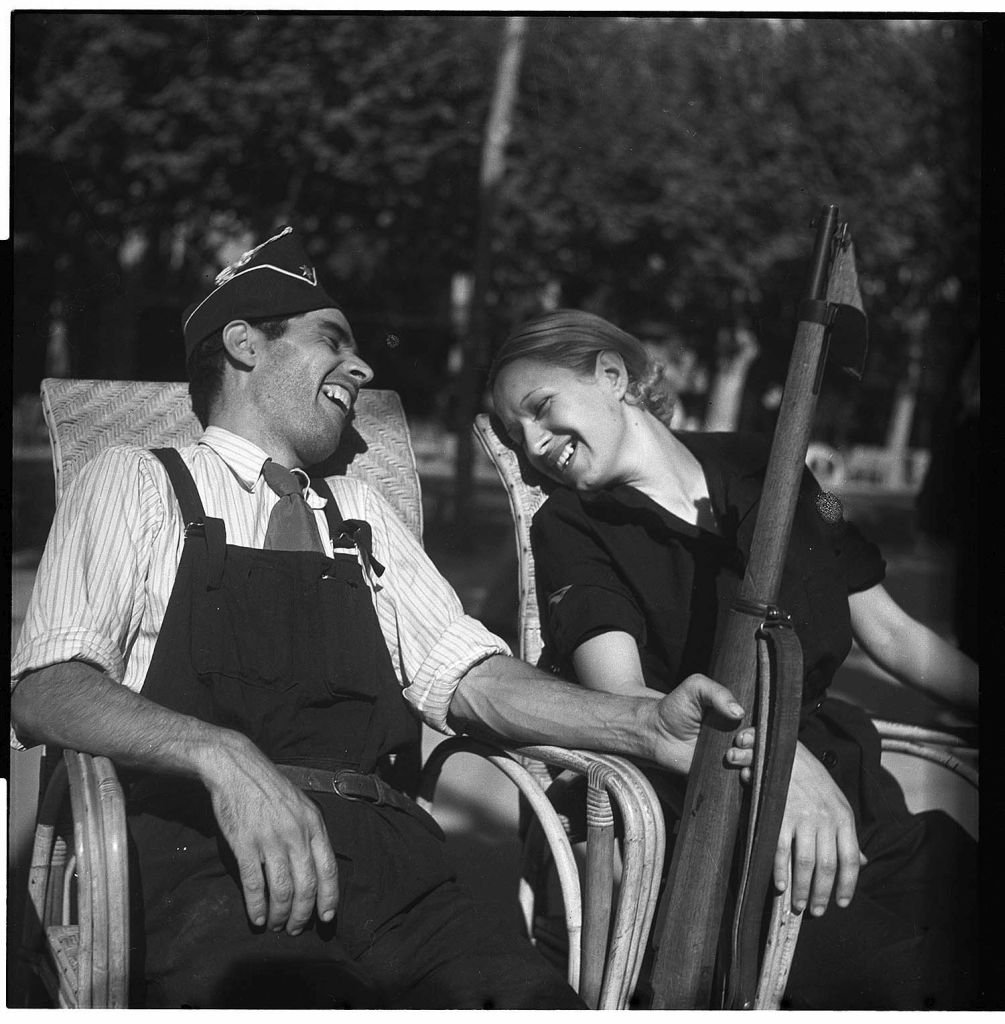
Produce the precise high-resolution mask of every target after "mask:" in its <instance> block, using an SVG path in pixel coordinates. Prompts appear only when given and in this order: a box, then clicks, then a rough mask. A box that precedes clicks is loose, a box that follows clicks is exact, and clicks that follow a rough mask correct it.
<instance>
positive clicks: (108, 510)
mask: <svg viewBox="0 0 1005 1024" xmlns="http://www.w3.org/2000/svg"><path fill="white" fill-rule="evenodd" d="M184 336H185V344H186V352H187V359H188V367H189V377H190V393H191V398H192V405H193V409H194V410H195V412H196V415H197V416H198V417H199V419H200V421H201V422H202V424H203V426H204V427H205V431H204V433H203V435H202V436H201V437H200V438H199V440H198V442H197V443H195V444H193V445H190V446H188V447H186V448H183V449H180V450H174V449H167V450H162V451H158V452H151V451H147V450H145V449H139V448H132V447H118V448H111V449H109V450H107V451H106V452H104V453H102V455H100V456H99V457H98V458H96V459H95V460H94V461H93V462H92V463H90V464H89V465H88V466H87V467H86V468H85V469H84V470H83V471H82V472H81V473H80V475H79V476H78V477H77V478H76V479H75V480H74V482H73V484H72V485H71V486H70V487H69V488H68V489H67V492H66V494H65V496H64V498H63V500H62V502H61V503H60V507H59V509H58V510H57V513H56V517H55V520H54V523H53V528H52V532H51V534H50V538H49V541H48V543H47V546H46V550H45V553H44V555H43V558H42V562H41V564H40V566H39V571H38V576H37V580H36V586H35V591H34V593H33V595H32V600H31V603H30V606H29V609H28V612H27V615H26V618H25V622H24V626H23V628H22V632H21V636H20V641H19V645H18V649H17V651H16V653H15V658H14V663H13V665H12V672H11V685H12V687H13V690H12V694H11V710H12V724H13V731H12V743H13V744H14V745H20V744H22V743H38V742H44V743H52V744H55V745H59V746H65V747H71V748H75V749H80V750H85V751H89V752H92V753H95V754H104V755H106V756H109V757H111V758H112V759H113V760H114V761H115V762H116V763H117V764H118V765H119V767H120V768H121V769H122V775H123V781H124V784H125V787H126V791H127V799H128V813H129V829H130V838H131V842H132V847H133V850H132V852H133V855H134V856H133V861H132V867H133V875H132V877H133V880H134V885H133V890H134V891H133V893H132V895H133V897H134V902H135V906H134V917H133V920H134V926H133V935H134V938H135V940H136V941H135V944H134V949H133V950H132V957H133V964H132V977H133V978H134V979H135V986H134V991H133V993H132V998H131V1001H132V1002H133V1003H134V1004H143V1005H147V1006H158V1007H172V1006H174V1007H178V1006H190V1007H249V1008H256V1007H257V1008H264V1007H303V1008H308V1007H316V1008H331V1007H362V1008H380V1007H399V1008H420V1007H458V1008H461V1007H466V1008H485V1007H495V1008H534V1007H541V1008H544V1007H551V1008H563V1007H564V1008H574V1007H579V1006H581V1005H582V1004H581V1003H580V1002H579V1001H578V999H577V997H576V996H575V993H573V992H572V990H571V989H570V988H568V986H567V985H566V984H565V982H564V980H563V979H562V978H560V977H559V976H557V975H556V974H554V973H553V972H552V970H551V968H550V967H548V966H547V965H546V964H545V962H544V961H543V960H542V959H541V958H540V957H539V955H538V954H537V952H536V951H535V950H533V949H532V947H531V946H530V945H529V943H528V942H527V941H526V939H525V938H524V937H523V936H522V935H519V934H516V933H515V932H514V931H513V930H512V929H511V928H510V927H508V926H507V923H506V922H501V921H499V920H497V919H495V918H494V917H493V915H492V913H491V912H490V911H489V910H487V909H486V908H485V907H482V906H479V905H477V904H476V903H475V901H474V900H473V899H472V898H471V897H470V896H469V895H468V894H467V892H465V891H464V890H463V889H462V888H461V887H460V886H459V885H458V884H457V882H456V880H455V878H454V875H453V871H452V869H451V867H450V864H449V861H448V859H447V857H446V855H445V852H444V849H443V845H444V841H443V834H442V833H441V832H440V830H439V828H438V827H437V825H436V823H435V822H434V821H433V819H432V818H430V817H429V816H428V815H427V814H425V812H423V811H422V810H420V809H419V808H418V806H417V805H416V804H415V803H413V802H412V801H411V800H410V799H408V798H407V797H406V796H405V795H403V794H402V793H400V792H399V791H398V790H396V789H394V788H392V786H390V785H389V784H388V783H387V782H386V781H385V779H384V777H383V776H382V774H381V773H382V770H383V769H385V767H386V766H387V764H388V763H389V761H390V760H391V758H392V755H395V754H396V753H397V752H399V751H401V750H403V749H405V748H406V747H407V746H408V744H409V743H411V742H413V741H414V735H415V729H414V725H415V723H414V717H413V709H414V710H417V711H418V712H419V713H420V714H421V715H422V717H423V718H424V719H425V721H427V722H428V723H429V724H430V725H432V726H433V727H435V728H438V729H441V730H443V731H446V732H449V731H450V730H451V728H452V727H457V728H460V727H465V726H468V727H479V728H489V729H491V730H494V731H495V732H496V733H499V734H501V735H503V736H505V737H507V738H510V739H513V740H517V741H522V742H531V743H533V742H555V743H561V744H565V745H569V746H586V747H592V748H595V749H606V750H609V751H612V752H618V753H624V754H628V755H634V756H637V757H641V758H645V759H646V760H649V761H654V762H656V763H659V764H661V765H663V766H664V767H666V768H668V769H671V770H675V771H686V770H687V767H688V765H689V763H690V757H691V751H692V749H693V744H694V740H695V737H696V735H697V729H698V724H699V721H700V718H701V715H702V713H703V709H704V708H706V707H709V706H712V707H714V708H715V710H716V711H717V712H718V713H720V714H723V715H725V716H727V717H729V718H736V717H738V715H739V713H740V712H739V709H738V708H736V706H735V705H734V704H731V702H730V699H729V694H728V692H727V691H725V690H724V689H723V688H722V687H717V686H716V685H715V684H714V683H712V682H711V681H709V680H707V679H705V678H704V677H697V676H696V677H693V679H691V680H689V681H688V682H687V683H686V684H685V685H683V686H682V687H680V688H679V689H678V690H677V691H675V692H674V693H673V694H671V695H669V696H668V697H666V698H665V699H663V700H659V701H657V700H650V699H648V698H642V699H639V698H626V697H619V696H614V695H607V694H595V695H592V696H590V697H589V698H588V699H586V700H584V699H583V697H582V696H581V695H579V693H578V691H573V690H571V688H570V687H569V686H568V684H564V683H561V682H559V681H557V680H555V679H554V678H552V677H549V676H546V675H544V674H543V673H540V672H538V671H536V670H534V669H532V668H531V667H530V666H527V665H525V664H523V663H521V662H518V661H516V660H514V659H513V658H511V657H509V656H508V655H509V652H508V650H507V648H506V646H505V644H503V642H502V641H500V640H499V639H498V638H497V637H495V636H493V635H492V634H491V633H489V632H488V631H487V630H485V629H484V627H482V626H481V624H480V623H478V622H476V621H474V620H473V619H471V618H469V617H468V616H466V615H465V614H464V612H463V609H462V607H461V605H460V602H459V601H458V599H457V596H456V595H455V594H454V592H453V590H451V588H450V587H449V585H448V584H447V583H446V582H445V581H444V580H443V578H442V577H441V576H440V575H439V573H437V571H436V570H435V568H434V567H433V565H432V563H431V562H430V561H429V560H428V558H427V557H426V555H425V554H424V552H423V551H422V548H421V546H420V545H419V544H418V543H417V542H416V541H415V540H414V538H413V537H412V536H411V534H410V533H409V531H408V530H407V529H406V528H405V527H404V525H403V524H402V523H401V522H400V521H398V520H397V519H396V517H395V516H394V514H393V512H392V511H391V510H390V508H389V507H388V506H387V504H386V503H385V502H384V501H383V499H382V498H381V497H380V496H379V495H378V494H377V493H376V492H374V491H372V490H370V489H369V488H368V487H366V486H365V485H364V484H362V483H360V482H359V481H356V480H352V479H348V478H338V479H333V480H332V481H331V483H330V486H329V484H328V483H326V482H325V480H324V479H323V478H315V479H311V478H309V477H308V476H307V474H306V472H304V469H303V467H310V466H312V465H315V464H318V463H320V462H322V461H323V460H325V459H326V458H328V457H329V456H330V455H331V454H332V453H333V452H334V451H335V449H336V447H337V446H338V444H339V440H340V438H341V436H342V433H343V430H344V428H345V426H346V424H347V422H348V421H349V419H350V417H351V415H352V408H353V405H354V402H355V400H356V397H357V395H358V393H359V390H360V388H361V387H363V386H364V385H366V384H367V383H369V381H370V380H371V378H372V376H373V374H372V371H371V369H370V367H369V366H368V365H367V364H366V362H365V361H364V360H363V358H362V357H361V355H360V353H359V352H358V350H357V347H356V343H355V340H354V338H353V334H352V330H351V328H350V326H349V323H348V321H347V320H346V318H345V316H344V315H343V313H342V312H341V311H340V310H339V308H338V306H337V305H336V303H335V301H334V300H333V299H332V298H331V296H330V295H328V294H327V293H326V292H325V290H324V289H323V288H322V287H321V285H320V284H319V283H318V280H317V277H316V274H315V272H314V269H313V267H312V266H311V264H310V262H309V260H308V259H307V258H306V256H305V254H304V252H303V249H302V248H301V246H300V244H299V243H298V241H297V240H296V238H295V237H294V235H293V233H292V231H291V229H289V228H286V229H285V230H283V231H282V232H280V233H279V234H277V235H275V236H274V237H272V238H270V239H269V240H268V241H266V242H264V243H263V244H262V245H260V246H258V247H257V248H255V249H252V250H251V251H250V252H248V253H246V254H245V255H244V256H243V257H242V258H241V259H240V260H238V261H237V263H235V264H233V265H232V266H230V267H228V268H226V269H225V270H224V271H223V272H222V273H221V274H220V275H219V276H218V278H217V280H216V286H215V288H214V289H213V290H212V291H211V292H210V293H209V294H208V295H207V296H206V297H205V298H203V299H202V301H201V302H199V303H197V304H196V305H195V306H193V307H192V308H191V309H190V310H189V311H187V313H186V315H185V318H184ZM573 692H576V699H575V700H574V701H573V700H570V694H571V693H573ZM403 697H404V699H403ZM409 705H411V707H409ZM731 759H733V760H734V762H735V763H737V764H744V763H749V753H748V752H747V751H746V750H740V749H739V748H737V749H736V750H735V751H734V752H731Z"/></svg>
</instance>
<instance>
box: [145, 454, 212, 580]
mask: <svg viewBox="0 0 1005 1024" xmlns="http://www.w3.org/2000/svg"><path fill="white" fill-rule="evenodd" d="M150 451H151V454H152V455H155V456H156V457H157V459H158V460H160V462H161V463H162V465H163V466H164V469H165V470H166V471H167V475H168V479H169V480H170V481H171V486H172V487H173V488H174V493H175V497H177V499H178V505H179V507H180V508H181V518H182V522H183V523H184V524H185V540H186V541H187V540H188V539H189V537H193V536H202V537H205V539H206V556H207V562H208V576H207V582H208V585H209V587H210V588H211V589H212V588H216V587H218V586H219V585H220V582H221V581H222V579H223V562H224V551H225V549H226V547H227V530H226V527H225V526H224V523H223V520H222V519H211V518H210V517H209V516H207V515H206V510H205V508H203V504H202V498H200V497H199V488H198V487H196V485H195V480H193V479H192V473H191V471H190V470H189V468H188V466H186V465H185V462H184V460H183V459H182V457H181V453H180V452H179V451H178V449H177V448H151V449H150Z"/></svg>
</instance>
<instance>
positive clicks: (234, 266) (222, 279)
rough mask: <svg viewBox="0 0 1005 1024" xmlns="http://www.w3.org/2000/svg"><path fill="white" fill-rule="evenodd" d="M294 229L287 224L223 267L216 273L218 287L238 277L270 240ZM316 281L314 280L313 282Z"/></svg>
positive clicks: (272, 240)
mask: <svg viewBox="0 0 1005 1024" xmlns="http://www.w3.org/2000/svg"><path fill="white" fill-rule="evenodd" d="M292 230H293V228H292V227H288V226H287V227H285V228H283V230H282V231H280V232H279V234H278V235H273V236H272V237H271V238H266V240H265V241H264V242H262V244H261V245H256V246H255V248H254V249H249V250H248V251H247V252H246V253H242V255H241V256H240V257H239V258H238V259H236V260H234V262H233V263H229V264H228V265H227V266H225V267H224V268H223V270H221V271H220V273H219V274H217V275H216V287H217V288H219V287H220V285H222V284H226V283H227V282H228V281H229V280H230V279H231V278H232V277H236V276H237V272H238V271H239V270H240V269H241V267H243V266H246V265H247V264H248V263H250V262H251V261H252V260H253V259H254V258H255V255H256V253H258V252H259V251H260V250H261V249H264V248H265V247H266V246H267V245H268V244H269V243H270V242H274V241H275V240H276V239H277V238H282V237H283V235H288V234H289V233H290V232H291V231H292ZM302 269H303V268H302V267H301V270H302ZM311 273H312V274H313V270H312V271H311ZM304 276H305V277H306V276H307V275H306V274H305V275H304ZM316 283H317V282H316V281H314V282H312V284H316Z"/></svg>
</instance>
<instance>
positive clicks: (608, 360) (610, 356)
mask: <svg viewBox="0 0 1005 1024" xmlns="http://www.w3.org/2000/svg"><path fill="white" fill-rule="evenodd" d="M594 374H595V378H596V382H597V383H598V384H601V385H603V386H604V387H608V388H610V389H611V390H612V391H613V392H614V395H615V397H617V398H623V397H624V395H625V392H626V391H627V390H628V367H626V366H625V361H624V359H622V358H621V356H619V355H618V353H617V352H613V351H611V350H610V349H605V350H604V351H603V352H600V353H598V354H597V365H596V368H595V370H594Z"/></svg>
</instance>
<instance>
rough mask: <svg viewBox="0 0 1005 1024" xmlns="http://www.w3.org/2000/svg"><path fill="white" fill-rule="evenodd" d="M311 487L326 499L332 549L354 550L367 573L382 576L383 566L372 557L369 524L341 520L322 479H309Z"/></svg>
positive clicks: (371, 536)
mask: <svg viewBox="0 0 1005 1024" xmlns="http://www.w3.org/2000/svg"><path fill="white" fill-rule="evenodd" d="M311 487H312V488H313V489H314V492H315V493H316V494H319V495H321V497H322V498H325V499H326V504H325V518H326V519H327V520H328V531H329V534H330V536H331V539H332V547H333V548H353V547H354V548H356V550H357V551H359V553H360V555H361V556H362V558H363V564H364V565H365V566H366V568H367V571H369V572H372V573H373V574H374V575H375V576H383V575H384V566H382V565H381V564H380V562H378V561H377V559H376V558H374V557H373V534H372V532H371V530H370V524H369V523H366V522H364V521H363V520H362V519H343V518H342V513H341V512H340V511H339V507H338V502H336V501H335V495H333V494H332V491H331V488H330V487H329V486H328V481H327V480H325V478H324V477H311Z"/></svg>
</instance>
